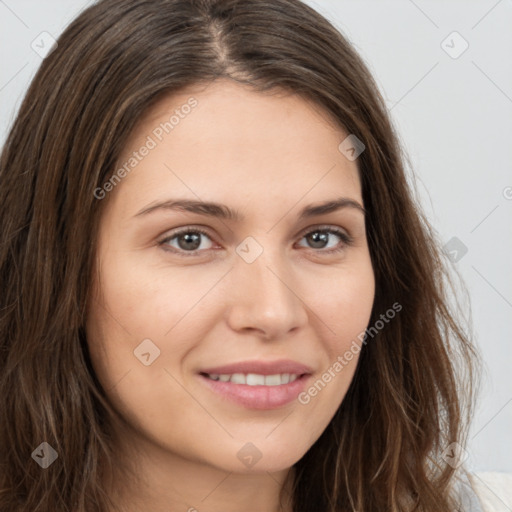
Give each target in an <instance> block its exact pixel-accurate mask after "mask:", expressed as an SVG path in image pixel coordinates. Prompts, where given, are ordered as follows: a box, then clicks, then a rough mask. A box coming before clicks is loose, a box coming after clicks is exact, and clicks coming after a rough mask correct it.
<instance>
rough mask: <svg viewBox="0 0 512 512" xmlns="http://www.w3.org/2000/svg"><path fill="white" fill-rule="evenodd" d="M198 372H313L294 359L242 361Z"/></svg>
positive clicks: (261, 373) (274, 373) (267, 373)
mask: <svg viewBox="0 0 512 512" xmlns="http://www.w3.org/2000/svg"><path fill="white" fill-rule="evenodd" d="M199 373H209V374H212V373H216V374H219V375H223V374H224V375H225V374H230V375H231V374H233V373H258V374H259V375H276V374H278V373H294V374H296V375H302V374H304V373H309V374H310V373H313V370H312V368H310V367H309V366H306V365H304V364H301V363H298V362H296V361H291V360H289V359H282V360H279V361H242V362H239V363H231V364H226V365H223V366H215V367H210V368H204V369H202V370H200V372H199Z"/></svg>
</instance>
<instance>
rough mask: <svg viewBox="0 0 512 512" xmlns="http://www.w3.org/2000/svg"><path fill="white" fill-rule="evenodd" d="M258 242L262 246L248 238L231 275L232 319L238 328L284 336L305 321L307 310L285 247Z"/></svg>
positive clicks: (242, 246)
mask: <svg viewBox="0 0 512 512" xmlns="http://www.w3.org/2000/svg"><path fill="white" fill-rule="evenodd" d="M251 244H252V245H251ZM258 245H259V246H260V248H259V249H258V246H257V245H256V244H255V243H254V241H253V240H248V241H247V245H244V243H242V244H240V246H239V248H238V250H237V252H238V254H239V256H240V257H239V258H238V259H237V260H236V263H235V268H234V271H233V273H232V277H231V278H232V286H233V293H232V303H231V308H230V317H229V321H230V323H231V326H232V328H234V329H244V328H245V329H247V328H254V329H257V330H260V331H264V332H265V333H266V334H267V336H268V337H278V336H283V335H285V334H286V333H287V332H288V331H289V330H291V329H294V328H296V327H299V326H301V325H303V324H304V322H305V321H306V319H307V313H306V311H305V307H304V304H303V303H302V301H301V300H300V298H299V296H300V294H299V293H298V290H296V288H297V283H296V280H295V278H294V274H293V272H291V264H290V262H289V261H287V259H286V256H285V255H284V253H283V251H282V249H280V248H278V247H262V246H261V244H258ZM244 250H245V251H244ZM251 252H252V254H251ZM258 252H259V254H258ZM248 255H250V257H248ZM253 258H254V259H253Z"/></svg>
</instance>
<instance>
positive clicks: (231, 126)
mask: <svg viewBox="0 0 512 512" xmlns="http://www.w3.org/2000/svg"><path fill="white" fill-rule="evenodd" d="M191 98H192V99H191ZM187 105H188V107H187ZM173 115H174V118H171V116H173ZM166 123H167V124H166ZM347 135H348V134H347V133H345V132H344V131H343V130H342V129H341V128H339V127H337V126H336V125H335V124H334V123H333V122H332V120H331V119H330V118H329V117H328V115H327V114H326V113H325V112H322V111H321V109H320V108H319V107H317V106H315V105H313V104H311V103H310V102H307V101H306V100H304V99H301V98H299V97H297V96H294V95H285V94H284V93H281V94H276V93H273V94H268V93H267V94H262V93H258V92H255V91H254V90H252V89H250V88H247V87H242V86H240V85H238V84H235V83H234V82H229V81H216V82H213V83H212V84H210V85H209V86H208V87H205V86H203V87H195V88H191V89H188V90H187V91H184V92H182V93H180V94H177V95H173V96H172V97H168V98H165V99H163V100H160V101H159V103H157V104H156V105H155V106H154V107H152V109H151V110H150V111H149V112H148V113H147V114H146V115H145V116H144V118H143V119H142V120H141V121H140V123H139V124H138V125H137V127H136V129H135V131H134V132H133V134H132V136H131V138H130V140H129V142H128V144H127V145H126V147H125V150H124V152H123V154H122V155H121V157H120V159H119V161H118V167H117V168H116V169H121V168H123V166H124V169H125V172H122V171H120V172H118V177H119V178H120V179H118V180H116V181H111V183H110V185H109V184H108V183H107V184H106V185H105V186H104V187H103V188H102V192H98V193H97V194H98V197H102V196H103V195H104V196H105V197H104V198H103V199H101V200H103V201H105V203H104V206H105V210H104V212H103V214H102V219H101V223H100V230H99V234H98V236H99V239H98V247H97V254H96V268H95V273H94V275H95V279H94V282H93V297H94V300H92V301H91V302H90V305H89V311H88V320H87V337H88V344H89V350H90V354H91V358H92V361H93V366H94V369H95V371H96V373H97V375H98V378H99V380H100V382H101V384H102V386H103V388H104V389H105V391H106V393H107V395H108V398H109V400H110V401H111V403H112V404H113V406H114V408H115V409H116V410H117V411H118V412H119V413H120V414H121V415H122V417H123V418H124V419H125V420H126V423H127V424H128V425H129V427H130V429H131V432H132V436H133V437H132V439H131V440H130V443H131V444H132V445H133V446H136V445H137V443H138V442H139V441H140V442H142V441H144V442H145V443H150V444H151V445H152V446H153V447H155V448H156V449H158V450H159V451H160V452H161V453H162V454H164V453H165V454H168V455H170V456H171V455H175V456H177V457H180V458H182V459H185V460H188V461H193V462H195V463H198V464H202V465H208V466H213V467H216V468H221V469H223V470H225V471H232V472H238V473H243V472H250V471H252V472H258V471H260V472H263V471H279V470H281V469H284V468H289V467H291V466H292V465H293V464H294V463H295V462H296V461H298V460H299V459H300V458H301V457H302V456H303V455H304V454H305V452H306V451H307V450H308V449H309V448H310V447H311V445H312V444H313V443H314V442H315V441H316V440H317V439H318V437H319V436H320V435H321V433H322V432H323V431H324V429H325V428H326V427H327V425H328V423H329V421H330V420H331V418H332V417H333V415H334V413H335V412H336V410H337V408H338V407H339V406H340V404H341V402H342V400H343V398H344V396H345V394H346V391H347V389H348V387H349V384H350V382H351V380H352V377H353V375H354V371H355V369H356V366H357V361H358V352H357V351H352V354H353V357H352V359H351V360H347V358H344V354H345V353H346V352H347V351H350V349H351V347H354V340H356V341H357V343H358V344H359V345H360V344H361V343H360V341H359V340H358V336H359V335H360V334H361V333H362V332H364V330H365V328H366V327H367V325H368V322H369V319H370V313H371V309H372V305H373V299H374V287H375V282H374V274H373V270H372V265H371V260H370V255H369V250H368V245H367V240H366V234H365V216H364V212H363V211H361V210H360V209H359V208H358V207H357V206H356V205H354V204H350V203H346V204H345V206H341V207H339V208H337V209H331V210H328V209H324V211H321V210H320V209H317V210H313V207H317V206H320V205H322V204H324V203H329V202H331V201H338V200H339V199H340V198H346V199H349V200H351V201H353V202H354V203H358V204H359V205H360V206H362V207H363V206H364V204H363V201H362V194H361V185H360V181H359V177H358V170H357V160H355V161H352V160H350V159H348V158H346V157H345V156H344V154H342V152H340V150H339V149H338V146H339V145H340V143H341V142H342V141H343V140H344V139H345V138H346V137H347ZM143 148H146V149H143ZM177 201H189V203H182V205H181V207H178V206H177V205H176V202H177ZM192 202H193V203H192ZM173 203H174V206H173ZM199 203H216V204H217V205H224V206H221V207H218V206H217V207H213V206H207V205H202V206H201V205H199ZM102 206H103V205H102ZM228 211H229V212H231V215H227V214H226V212H228ZM223 214H226V215H223ZM341 358H343V361H344V362H343V363H340V359H341ZM337 362H338V365H336V363H337ZM340 366H341V369H340ZM223 367H224V368H223ZM329 370H330V372H329ZM326 373H329V375H330V378H329V375H328V376H327V377H326ZM228 379H229V380H228ZM319 382H320V383H319ZM315 383H316V387H315ZM315 390H316V392H315Z"/></svg>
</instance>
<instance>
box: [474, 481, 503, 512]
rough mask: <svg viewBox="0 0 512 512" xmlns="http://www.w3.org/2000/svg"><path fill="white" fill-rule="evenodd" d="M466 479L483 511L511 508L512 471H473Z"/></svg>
mask: <svg viewBox="0 0 512 512" xmlns="http://www.w3.org/2000/svg"><path fill="white" fill-rule="evenodd" d="M468 479H469V481H470V483H471V487H472V488H473V490H474V491H475V493H476V495H477V496H478V499H479V501H480V503H481V505H482V508H483V510H484V512H509V511H510V510H512V473H499V472H473V473H469V474H468Z"/></svg>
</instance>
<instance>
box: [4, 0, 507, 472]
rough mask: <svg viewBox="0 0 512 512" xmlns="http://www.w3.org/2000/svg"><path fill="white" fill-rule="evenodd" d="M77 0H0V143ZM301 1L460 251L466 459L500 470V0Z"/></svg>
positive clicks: (503, 245)
mask: <svg viewBox="0 0 512 512" xmlns="http://www.w3.org/2000/svg"><path fill="white" fill-rule="evenodd" d="M89 3H90V2H86V1H84V0H53V1H48V0H47V1H46V2H40V1H37V0H16V1H15V0H0V28H1V31H0V40H1V45H0V56H1V64H2V65H1V67H0V141H1V143H3V141H4V140H5V136H6V133H7V130H8V127H9V126H10V124H11V122H12V120H13V119H14V116H15V113H16V110H17V108H18V106H19V104H20V101H21V99H22V97H23V95H24V93H25V91H26V89H27V87H28V85H29V82H30V80H31V78H32V77H33V75H34V73H35V71H36V69H37V67H38V66H39V64H40V63H41V57H39V55H38V54H37V53H36V52H35V51H34V50H32V48H31V43H32V41H33V40H34V39H36V37H37V36H38V35H39V34H41V32H43V31H46V32H48V33H50V34H51V35H53V36H54V37H55V38H57V37H58V35H59V34H60V33H61V32H62V30H63V29H64V27H65V26H66V25H67V24H68V23H69V22H70V21H71V20H72V19H73V18H74V17H75V16H76V15H77V14H78V12H80V11H81V10H82V9H83V8H85V7H86V6H87V5H88V4H89ZM307 3H308V4H309V5H311V6H312V7H314V8H315V9H316V10H318V11H319V12H321V13H322V14H323V15H325V16H326V17H327V18H329V19H330V20H331V21H332V22H333V23H334V24H335V25H336V26H337V27H338V28H339V29H340V30H341V31H342V32H343V33H344V34H345V35H346V36H347V37H348V38H349V39H350V40H351V42H352V43H353V44H354V46H355V47H356V49H357V51H358V52H359V53H360V54H361V55H362V57H363V58H364V59H365V61H366V62H367V64H368V66H369V67H370V69H371V71H372V72H373V74H374V76H375V78H376V80H377V83H378V84H379V86H380V88H381V91H382V93H383V95H384V97H385V98H386V101H387V104H388V107H389V109H390V112H391V115H392V118H393V121H394V123H395V125H396V126H397V128H398V130H399V132H400V136H401V139H402V141H403V144H404V146H405V149H406V151H407V152H408V154H409V156H410V158H411V162H412V166H411V167H412V169H414V173H415V174H416V176H417V186H418V193H419V197H418V200H419V201H420V203H421V205H422V207H423V208H424V210H425V212H426V214H427V216H428V218H429V219H430V222H431V223H432V224H433V225H434V227H435V229H436V230H437V231H438V233H439V234H440V236H441V238H442V240H443V243H447V242H448V241H450V240H451V239H452V238H453V237H457V239H458V240H460V242H462V244H464V245H465V246H466V247H467V253H466V254H464V255H463V256H462V257H460V255H461V254H462V253H461V252H459V253H458V255H457V254H456V253H452V257H453V258H454V261H453V267H454V268H455V269H456V270H457V271H459V272H460V274H461V276H462V277H463V279H464V281H465V283H466V285H467V286H468V289H469V291H470V294H471V305H472V315H473V322H474V326H475V335H476V342H477V343H478V345H479V346H480V349H481V351H482V354H483V356H484V364H485V368H486V370H485V371H486V373H484V382H483V385H482V393H481V398H480V402H479V408H478V411H477V415H476V417H475V419H474V422H473V425H472V428H471V431H470V439H471V441H470V444H469V446H468V453H469V458H468V461H467V465H468V466H469V467H470V468H471V469H473V470H475V471H512V442H511V435H510V433H511V432H512V428H511V427H512V385H511V382H512V378H511V369H510V364H511V362H512V272H511V263H510V262H511V261H512V58H511V56H512V30H511V28H512V0H500V1H496V0H492V1H490V2H488V1H482V0H478V1H476V0H473V1H467V0H466V1H460V2H455V1H444V2H432V1H430V2H428V1H426V0H421V1H420V0H415V1H413V0H396V1H376V0H374V1H361V0H357V1H355V0H350V1H343V0H315V1H313V0H308V1H307ZM454 31H457V32H458V33H459V34H460V35H461V36H462V38H464V40H465V41H467V43H468V44H469V47H468V49H467V50H466V51H465V52H464V53H462V54H461V55H460V56H459V57H458V58H452V57H451V56H450V55H448V53H446V51H445V49H446V50H448V51H450V52H452V54H455V53H454V52H457V51H458V50H459V49H461V48H462V46H461V44H463V42H462V40H460V39H457V38H456V37H455V38H454V36H450V37H448V36H449V35H450V34H452V32H454ZM447 37H448V39H446V38H447ZM445 40H446V41H445ZM443 41H445V43H444V44H443V45H442V42H443ZM450 47H451V48H450ZM408 170H409V168H408ZM409 172H411V171H410V170H409ZM451 243H454V242H451ZM448 247H450V246H448ZM459 258H460V259H459ZM457 259H458V261H455V260H457ZM462 300H463V298H462V297H460V298H459V301H462ZM468 311H469V309H468Z"/></svg>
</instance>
